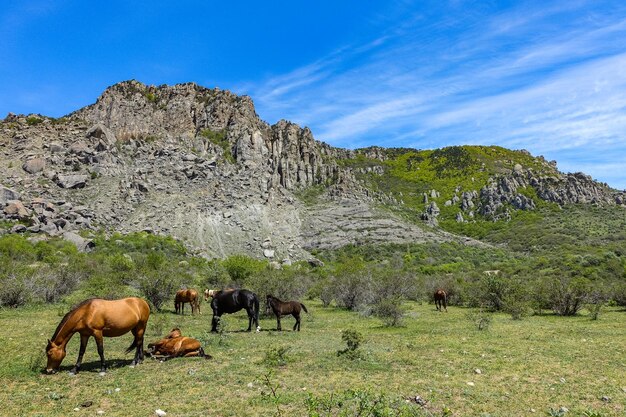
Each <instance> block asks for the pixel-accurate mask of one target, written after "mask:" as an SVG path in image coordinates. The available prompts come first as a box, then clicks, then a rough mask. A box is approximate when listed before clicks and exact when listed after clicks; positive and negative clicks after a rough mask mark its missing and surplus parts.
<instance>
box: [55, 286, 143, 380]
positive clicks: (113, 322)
mask: <svg viewBox="0 0 626 417" xmlns="http://www.w3.org/2000/svg"><path fill="white" fill-rule="evenodd" d="M149 317H150V307H149V306H148V303H146V302H145V301H144V300H142V299H141V298H135V297H131V298H123V299H121V300H111V301H109V300H101V299H98V298H92V299H89V300H85V301H83V302H82V303H80V304H79V305H78V306H76V307H75V308H74V309H72V311H70V312H69V313H67V314H66V315H65V316H64V317H63V319H62V320H61V323H59V325H58V326H57V328H56V330H55V331H54V335H52V340H50V339H48V346H47V347H46V353H47V355H48V364H47V365H46V372H47V373H49V374H50V373H54V372H56V371H57V370H58V368H59V366H60V365H61V362H62V361H63V359H64V358H65V354H66V352H65V346H66V345H67V342H69V341H70V339H71V338H72V336H74V333H80V350H79V352H78V360H77V361H76V365H74V368H73V369H72V370H71V372H72V373H77V372H78V371H79V370H80V366H81V363H82V361H83V355H84V354H85V349H86V348H87V341H88V340H89V338H90V337H91V336H93V337H94V339H96V345H97V346H98V354H99V355H100V366H101V369H100V371H101V372H104V371H105V370H106V366H105V363H104V346H103V343H102V338H103V337H117V336H121V335H123V334H126V333H128V332H129V331H130V332H132V333H133V336H134V337H135V338H134V340H133V343H132V344H131V345H130V347H129V348H128V349H127V350H126V353H128V352H130V351H131V350H133V348H136V351H135V358H134V359H133V362H132V365H136V364H138V363H140V362H141V361H143V334H144V332H145V330H146V324H147V323H148V318H149Z"/></svg>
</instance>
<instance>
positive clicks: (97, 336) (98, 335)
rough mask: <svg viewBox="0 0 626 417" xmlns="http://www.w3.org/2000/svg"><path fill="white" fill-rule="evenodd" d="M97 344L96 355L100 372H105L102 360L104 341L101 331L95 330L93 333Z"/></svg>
mask: <svg viewBox="0 0 626 417" xmlns="http://www.w3.org/2000/svg"><path fill="white" fill-rule="evenodd" d="M93 338H94V339H96V345H97V346H98V355H100V372H106V370H107V369H106V364H105V362H104V341H103V340H102V332H96V333H94V335H93Z"/></svg>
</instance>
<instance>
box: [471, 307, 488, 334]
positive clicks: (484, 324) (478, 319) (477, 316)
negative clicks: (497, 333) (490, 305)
mask: <svg viewBox="0 0 626 417" xmlns="http://www.w3.org/2000/svg"><path fill="white" fill-rule="evenodd" d="M465 317H466V318H467V319H468V320H469V321H470V322H472V323H473V324H474V326H476V328H477V329H478V330H488V329H489V326H490V325H491V315H490V314H489V313H487V312H485V311H484V310H483V309H480V310H477V311H471V312H469V313H467V314H466V315H465Z"/></svg>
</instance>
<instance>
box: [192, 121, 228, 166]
mask: <svg viewBox="0 0 626 417" xmlns="http://www.w3.org/2000/svg"><path fill="white" fill-rule="evenodd" d="M200 136H202V137H203V138H206V139H208V141H209V142H211V143H212V144H214V145H216V146H219V147H220V148H222V150H223V151H224V158H225V159H226V161H228V162H230V163H231V164H234V163H235V162H236V160H235V157H234V156H233V151H232V147H231V145H230V142H229V141H228V138H227V137H226V131H225V130H219V131H215V130H211V129H202V130H201V131H200Z"/></svg>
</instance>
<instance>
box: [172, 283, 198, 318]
mask: <svg viewBox="0 0 626 417" xmlns="http://www.w3.org/2000/svg"><path fill="white" fill-rule="evenodd" d="M185 303H189V304H190V305H191V314H193V313H195V312H196V311H197V312H198V313H200V297H199V296H198V291H196V290H194V289H188V290H179V291H177V292H176V296H175V297H174V309H175V310H176V314H179V313H181V314H182V315H183V316H184V315H185Z"/></svg>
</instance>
